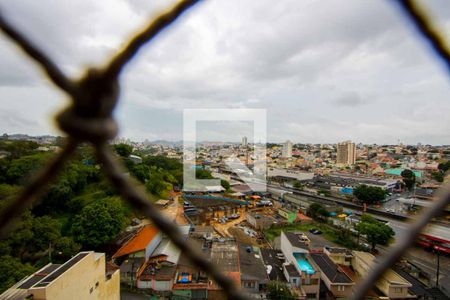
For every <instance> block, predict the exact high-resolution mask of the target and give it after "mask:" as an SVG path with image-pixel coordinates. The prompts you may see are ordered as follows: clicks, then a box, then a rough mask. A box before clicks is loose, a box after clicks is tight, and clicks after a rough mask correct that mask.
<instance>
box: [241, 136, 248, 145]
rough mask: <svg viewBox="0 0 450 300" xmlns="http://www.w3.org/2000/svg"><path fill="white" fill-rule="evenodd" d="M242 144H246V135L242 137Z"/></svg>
mask: <svg viewBox="0 0 450 300" xmlns="http://www.w3.org/2000/svg"><path fill="white" fill-rule="evenodd" d="M242 146H247V137H246V136H244V137H242Z"/></svg>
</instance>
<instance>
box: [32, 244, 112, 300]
mask: <svg viewBox="0 0 450 300" xmlns="http://www.w3.org/2000/svg"><path fill="white" fill-rule="evenodd" d="M29 292H30V293H31V294H33V299H35V300H44V299H45V300H59V299H64V300H79V299H86V300H90V299H92V300H94V299H105V300H119V299H120V273H119V270H116V271H115V272H114V273H113V274H112V275H111V277H110V278H107V277H106V275H105V254H103V253H95V252H90V253H89V254H88V255H87V256H86V257H84V258H83V259H82V260H80V261H79V262H77V263H76V264H75V265H73V266H72V267H71V268H70V269H68V270H67V271H65V272H64V273H63V274H61V275H60V276H59V277H58V278H56V279H55V280H54V281H52V282H51V283H49V284H48V285H47V286H45V287H36V288H31V289H29Z"/></svg>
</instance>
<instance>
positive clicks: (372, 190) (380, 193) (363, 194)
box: [353, 184, 386, 204]
mask: <svg viewBox="0 0 450 300" xmlns="http://www.w3.org/2000/svg"><path fill="white" fill-rule="evenodd" d="M353 195H354V196H355V197H356V198H358V200H359V201H361V202H364V203H367V204H372V203H376V202H380V201H382V200H383V199H384V198H385V197H386V191H385V190H383V189H382V188H380V187H375V186H368V185H365V184H362V185H359V186H357V187H356V188H355V189H354V190H353Z"/></svg>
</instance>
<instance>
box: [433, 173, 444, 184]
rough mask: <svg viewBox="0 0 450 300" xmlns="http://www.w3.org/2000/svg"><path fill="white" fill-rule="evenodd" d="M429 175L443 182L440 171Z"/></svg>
mask: <svg viewBox="0 0 450 300" xmlns="http://www.w3.org/2000/svg"><path fill="white" fill-rule="evenodd" d="M431 177H433V179H434V180H436V181H437V182H444V175H443V174H442V173H441V172H433V173H432V174H431Z"/></svg>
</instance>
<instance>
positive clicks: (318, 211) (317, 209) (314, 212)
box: [306, 203, 329, 220]
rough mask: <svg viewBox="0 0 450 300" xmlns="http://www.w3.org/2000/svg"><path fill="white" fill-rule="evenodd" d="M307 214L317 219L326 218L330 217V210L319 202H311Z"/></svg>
mask: <svg viewBox="0 0 450 300" xmlns="http://www.w3.org/2000/svg"><path fill="white" fill-rule="evenodd" d="M306 214H307V215H308V216H310V217H311V218H313V219H315V220H318V219H319V220H325V219H326V218H328V215H329V214H328V211H327V210H326V209H325V207H323V206H322V205H320V204H319V203H311V205H310V206H309V207H308V209H307V211H306Z"/></svg>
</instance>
